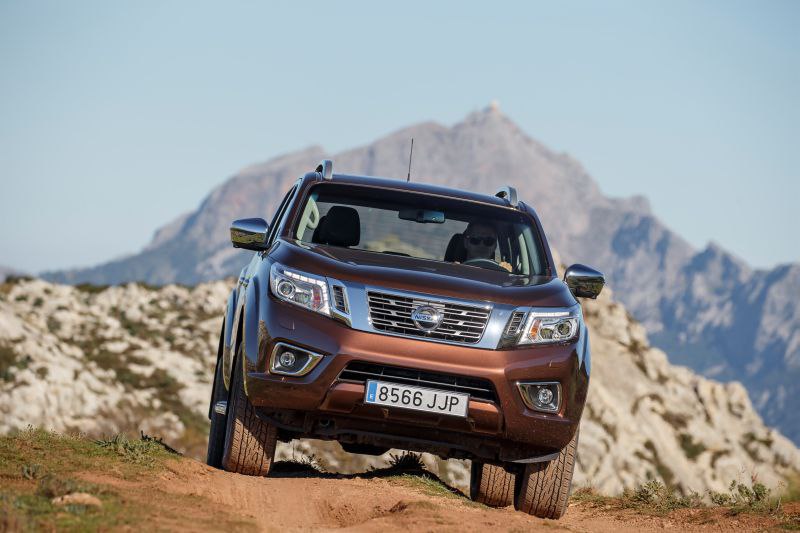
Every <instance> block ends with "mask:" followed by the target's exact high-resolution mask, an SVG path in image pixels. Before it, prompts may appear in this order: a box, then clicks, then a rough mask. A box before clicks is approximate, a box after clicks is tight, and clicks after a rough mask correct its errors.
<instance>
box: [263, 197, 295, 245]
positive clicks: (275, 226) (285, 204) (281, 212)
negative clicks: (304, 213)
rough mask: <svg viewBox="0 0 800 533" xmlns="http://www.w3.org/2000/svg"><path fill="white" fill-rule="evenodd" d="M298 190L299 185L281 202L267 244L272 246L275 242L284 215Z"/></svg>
mask: <svg viewBox="0 0 800 533" xmlns="http://www.w3.org/2000/svg"><path fill="white" fill-rule="evenodd" d="M296 190H297V185H295V186H294V187H292V188H291V189H289V192H287V193H286V196H284V197H283V200H282V201H281V205H280V206H279V207H278V210H277V211H275V216H274V217H272V222H270V225H269V235H267V244H268V245H271V244H272V241H274V240H275V236H276V235H277V234H278V226H280V223H281V220H282V219H283V215H284V213H285V212H286V208H287V207H288V206H289V204H290V203H291V200H292V197H293V196H294V193H295V191H296Z"/></svg>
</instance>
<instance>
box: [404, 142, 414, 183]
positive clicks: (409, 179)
mask: <svg viewBox="0 0 800 533" xmlns="http://www.w3.org/2000/svg"><path fill="white" fill-rule="evenodd" d="M413 156H414V137H411V153H409V154H408V177H407V178H406V183H408V182H409V181H411V158H412V157H413Z"/></svg>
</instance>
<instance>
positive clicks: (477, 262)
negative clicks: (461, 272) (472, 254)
mask: <svg viewBox="0 0 800 533" xmlns="http://www.w3.org/2000/svg"><path fill="white" fill-rule="evenodd" d="M461 264H462V265H469V266H475V267H480V268H487V269H489V270H497V271H500V272H506V273H508V270H506V269H505V268H503V267H501V266H500V264H499V263H497V262H496V261H492V260H491V259H483V258H478V259H468V260H467V261H464V262H463V263H461Z"/></svg>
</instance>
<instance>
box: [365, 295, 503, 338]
mask: <svg viewBox="0 0 800 533" xmlns="http://www.w3.org/2000/svg"><path fill="white" fill-rule="evenodd" d="M367 300H368V302H369V318H370V321H371V322H372V327H373V328H375V329H376V330H378V331H386V332H389V333H396V334H399V335H408V336H410V337H422V338H426V339H438V340H445V341H451V342H463V343H468V344H474V343H476V342H478V341H480V340H481V336H483V330H484V329H486V323H487V322H488V321H489V315H490V314H491V309H485V308H483V307H479V306H472V305H462V304H456V303H451V302H439V301H435V300H434V301H431V300H424V299H421V298H413V297H410V296H399V295H397V294H389V293H384V292H377V291H368V292H367ZM420 305H430V306H432V307H435V308H437V309H439V310H440V311H441V312H442V313H443V314H444V318H443V319H442V323H441V325H439V327H438V328H436V329H435V330H433V331H428V332H426V331H423V330H421V329H419V328H418V327H417V326H416V325H415V324H414V321H413V320H411V311H412V309H414V308H415V307H417V306H420Z"/></svg>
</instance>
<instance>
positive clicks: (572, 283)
mask: <svg viewBox="0 0 800 533" xmlns="http://www.w3.org/2000/svg"><path fill="white" fill-rule="evenodd" d="M564 283H566V284H567V287H569V290H570V292H572V294H573V295H574V296H575V298H591V299H595V298H597V296H598V295H599V294H600V291H602V290H603V285H605V284H606V278H605V277H603V273H602V272H598V271H597V270H595V269H593V268H591V267H588V266H586V265H580V264H577V263H576V264H574V265H572V266H571V267H569V268H568V269H567V271H566V272H565V273H564Z"/></svg>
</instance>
